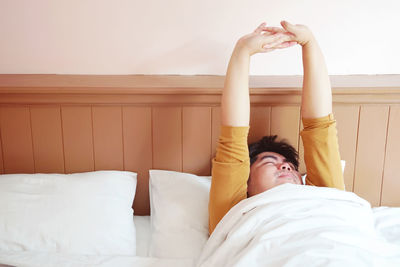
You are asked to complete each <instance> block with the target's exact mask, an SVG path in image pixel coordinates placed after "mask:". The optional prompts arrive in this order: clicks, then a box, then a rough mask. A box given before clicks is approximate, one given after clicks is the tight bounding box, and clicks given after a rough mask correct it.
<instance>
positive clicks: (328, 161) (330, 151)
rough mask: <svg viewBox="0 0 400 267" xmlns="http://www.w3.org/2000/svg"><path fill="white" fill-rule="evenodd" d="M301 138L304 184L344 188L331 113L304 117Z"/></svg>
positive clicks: (335, 131) (334, 122) (334, 124)
mask: <svg viewBox="0 0 400 267" xmlns="http://www.w3.org/2000/svg"><path fill="white" fill-rule="evenodd" d="M303 125H304V129H303V131H302V132H301V138H302V140H303V144H304V161H305V163H306V169H307V177H306V184H308V185H315V186H326V187H334V188H338V189H342V190H344V179H343V174H342V168H341V164H340V153H339V145H338V138H337V130H336V121H335V120H334V117H333V114H330V115H328V116H325V117H322V118H316V119H304V118H303Z"/></svg>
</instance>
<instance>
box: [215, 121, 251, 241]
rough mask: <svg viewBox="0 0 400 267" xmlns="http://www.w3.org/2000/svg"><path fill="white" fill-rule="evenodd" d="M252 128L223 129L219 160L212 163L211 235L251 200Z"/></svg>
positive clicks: (219, 144) (216, 159)
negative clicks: (237, 207) (241, 204)
mask: <svg viewBox="0 0 400 267" xmlns="http://www.w3.org/2000/svg"><path fill="white" fill-rule="evenodd" d="M248 132H249V127H230V126H221V134H220V137H219V140H218V145H217V151H216V155H215V158H214V159H213V161H212V180H211V189H210V200H209V205H208V210H209V233H210V234H211V233H212V232H213V231H214V229H215V227H216V226H217V224H218V223H219V221H220V220H221V219H222V218H223V217H224V216H225V214H226V213H227V212H228V211H229V210H230V209H231V208H232V207H233V206H235V205H236V204H237V203H238V202H240V201H241V200H243V199H245V198H246V197H247V179H248V177H249V173H250V159H249V151H248V146H247V136H248Z"/></svg>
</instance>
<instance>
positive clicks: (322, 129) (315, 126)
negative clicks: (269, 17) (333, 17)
mask: <svg viewBox="0 0 400 267" xmlns="http://www.w3.org/2000/svg"><path fill="white" fill-rule="evenodd" d="M281 24H282V26H283V28H284V30H286V31H287V32H289V33H290V34H291V35H292V40H294V41H296V42H297V43H299V44H300V45H301V46H302V53H303V67H304V77H303V92H302V103H301V115H302V119H303V125H304V130H303V131H302V132H301V136H302V140H303V144H304V160H305V163H306V168H307V180H306V183H307V184H310V185H316V186H328V187H335V188H338V189H344V180H343V175H342V170H341V164H340V153H339V146H338V140H337V131H336V122H335V120H334V118H333V115H332V90H331V85H330V81H329V76H328V71H327V68H326V64H325V61H324V57H323V55H322V52H321V49H320V48H319V45H318V43H317V41H316V39H315V37H314V36H313V34H312V33H311V31H310V30H309V29H308V27H306V26H304V25H293V24H290V23H288V22H285V21H283V22H282V23H281ZM271 30H273V29H271ZM275 31H276V29H275Z"/></svg>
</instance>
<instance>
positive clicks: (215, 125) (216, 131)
mask: <svg viewBox="0 0 400 267" xmlns="http://www.w3.org/2000/svg"><path fill="white" fill-rule="evenodd" d="M211 113H212V114H211V115H212V125H211V143H212V146H211V151H212V158H214V157H215V151H216V149H217V144H218V139H219V135H220V133H221V107H213V108H212V110H211Z"/></svg>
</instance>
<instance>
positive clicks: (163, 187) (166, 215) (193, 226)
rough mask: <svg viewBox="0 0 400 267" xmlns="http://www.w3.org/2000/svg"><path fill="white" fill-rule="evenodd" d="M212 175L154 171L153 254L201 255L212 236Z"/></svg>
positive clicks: (150, 252)
mask: <svg viewBox="0 0 400 267" xmlns="http://www.w3.org/2000/svg"><path fill="white" fill-rule="evenodd" d="M210 185H211V177H200V176H196V175H192V174H187V173H180V172H174V171H161V170H150V209H151V232H152V234H151V241H150V249H149V255H150V256H152V257H159V258H192V259H193V258H197V257H198V256H199V255H200V252H201V250H202V248H203V246H204V244H205V243H206V241H207V239H208V198H209V192H210Z"/></svg>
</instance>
